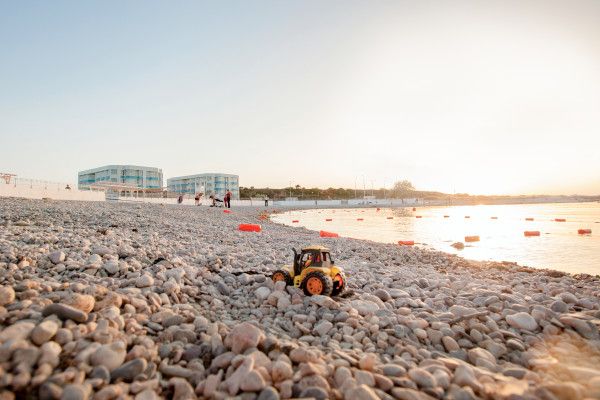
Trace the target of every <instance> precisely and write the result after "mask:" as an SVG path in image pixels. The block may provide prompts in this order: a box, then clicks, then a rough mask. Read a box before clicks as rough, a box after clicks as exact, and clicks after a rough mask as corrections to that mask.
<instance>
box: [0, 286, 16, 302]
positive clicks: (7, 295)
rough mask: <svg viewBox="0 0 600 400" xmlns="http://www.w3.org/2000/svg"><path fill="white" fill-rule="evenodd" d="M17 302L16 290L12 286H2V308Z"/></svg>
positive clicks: (0, 295)
mask: <svg viewBox="0 0 600 400" xmlns="http://www.w3.org/2000/svg"><path fill="white" fill-rule="evenodd" d="M13 301H15V290H14V289H13V288H12V287H10V286H0V307H1V306H5V305H7V304H10V303H12V302H13Z"/></svg>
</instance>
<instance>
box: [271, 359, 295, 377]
mask: <svg viewBox="0 0 600 400" xmlns="http://www.w3.org/2000/svg"><path fill="white" fill-rule="evenodd" d="M293 373H294V371H293V370H292V366H291V365H290V364H288V363H286V362H284V361H275V362H274V363H273V365H272V367H271V377H272V378H273V382H281V381H284V380H286V379H290V378H291V377H292V375H293Z"/></svg>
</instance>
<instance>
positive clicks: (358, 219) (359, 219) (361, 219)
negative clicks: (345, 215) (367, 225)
mask: <svg viewBox="0 0 600 400" xmlns="http://www.w3.org/2000/svg"><path fill="white" fill-rule="evenodd" d="M356 220H357V221H364V220H365V219H364V218H356Z"/></svg>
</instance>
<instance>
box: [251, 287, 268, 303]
mask: <svg viewBox="0 0 600 400" xmlns="http://www.w3.org/2000/svg"><path fill="white" fill-rule="evenodd" d="M254 294H255V296H256V298H257V299H258V300H260V301H261V302H262V301H265V300H266V299H267V297H269V295H270V294H271V289H269V288H268V287H265V286H261V287H259V288H258V289H256V290H255V291H254Z"/></svg>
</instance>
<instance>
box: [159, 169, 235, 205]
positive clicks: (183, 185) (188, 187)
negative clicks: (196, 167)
mask: <svg viewBox="0 0 600 400" xmlns="http://www.w3.org/2000/svg"><path fill="white" fill-rule="evenodd" d="M167 188H168V189H169V191H170V192H176V193H182V194H190V195H193V194H195V193H204V195H205V196H206V197H208V196H210V195H211V194H215V195H216V196H217V197H223V196H224V195H225V193H226V192H227V191H228V190H229V191H231V194H232V198H233V199H239V198H240V184H239V176H238V175H231V174H220V173H206V174H196V175H188V176H176V177H174V178H169V179H167Z"/></svg>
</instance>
